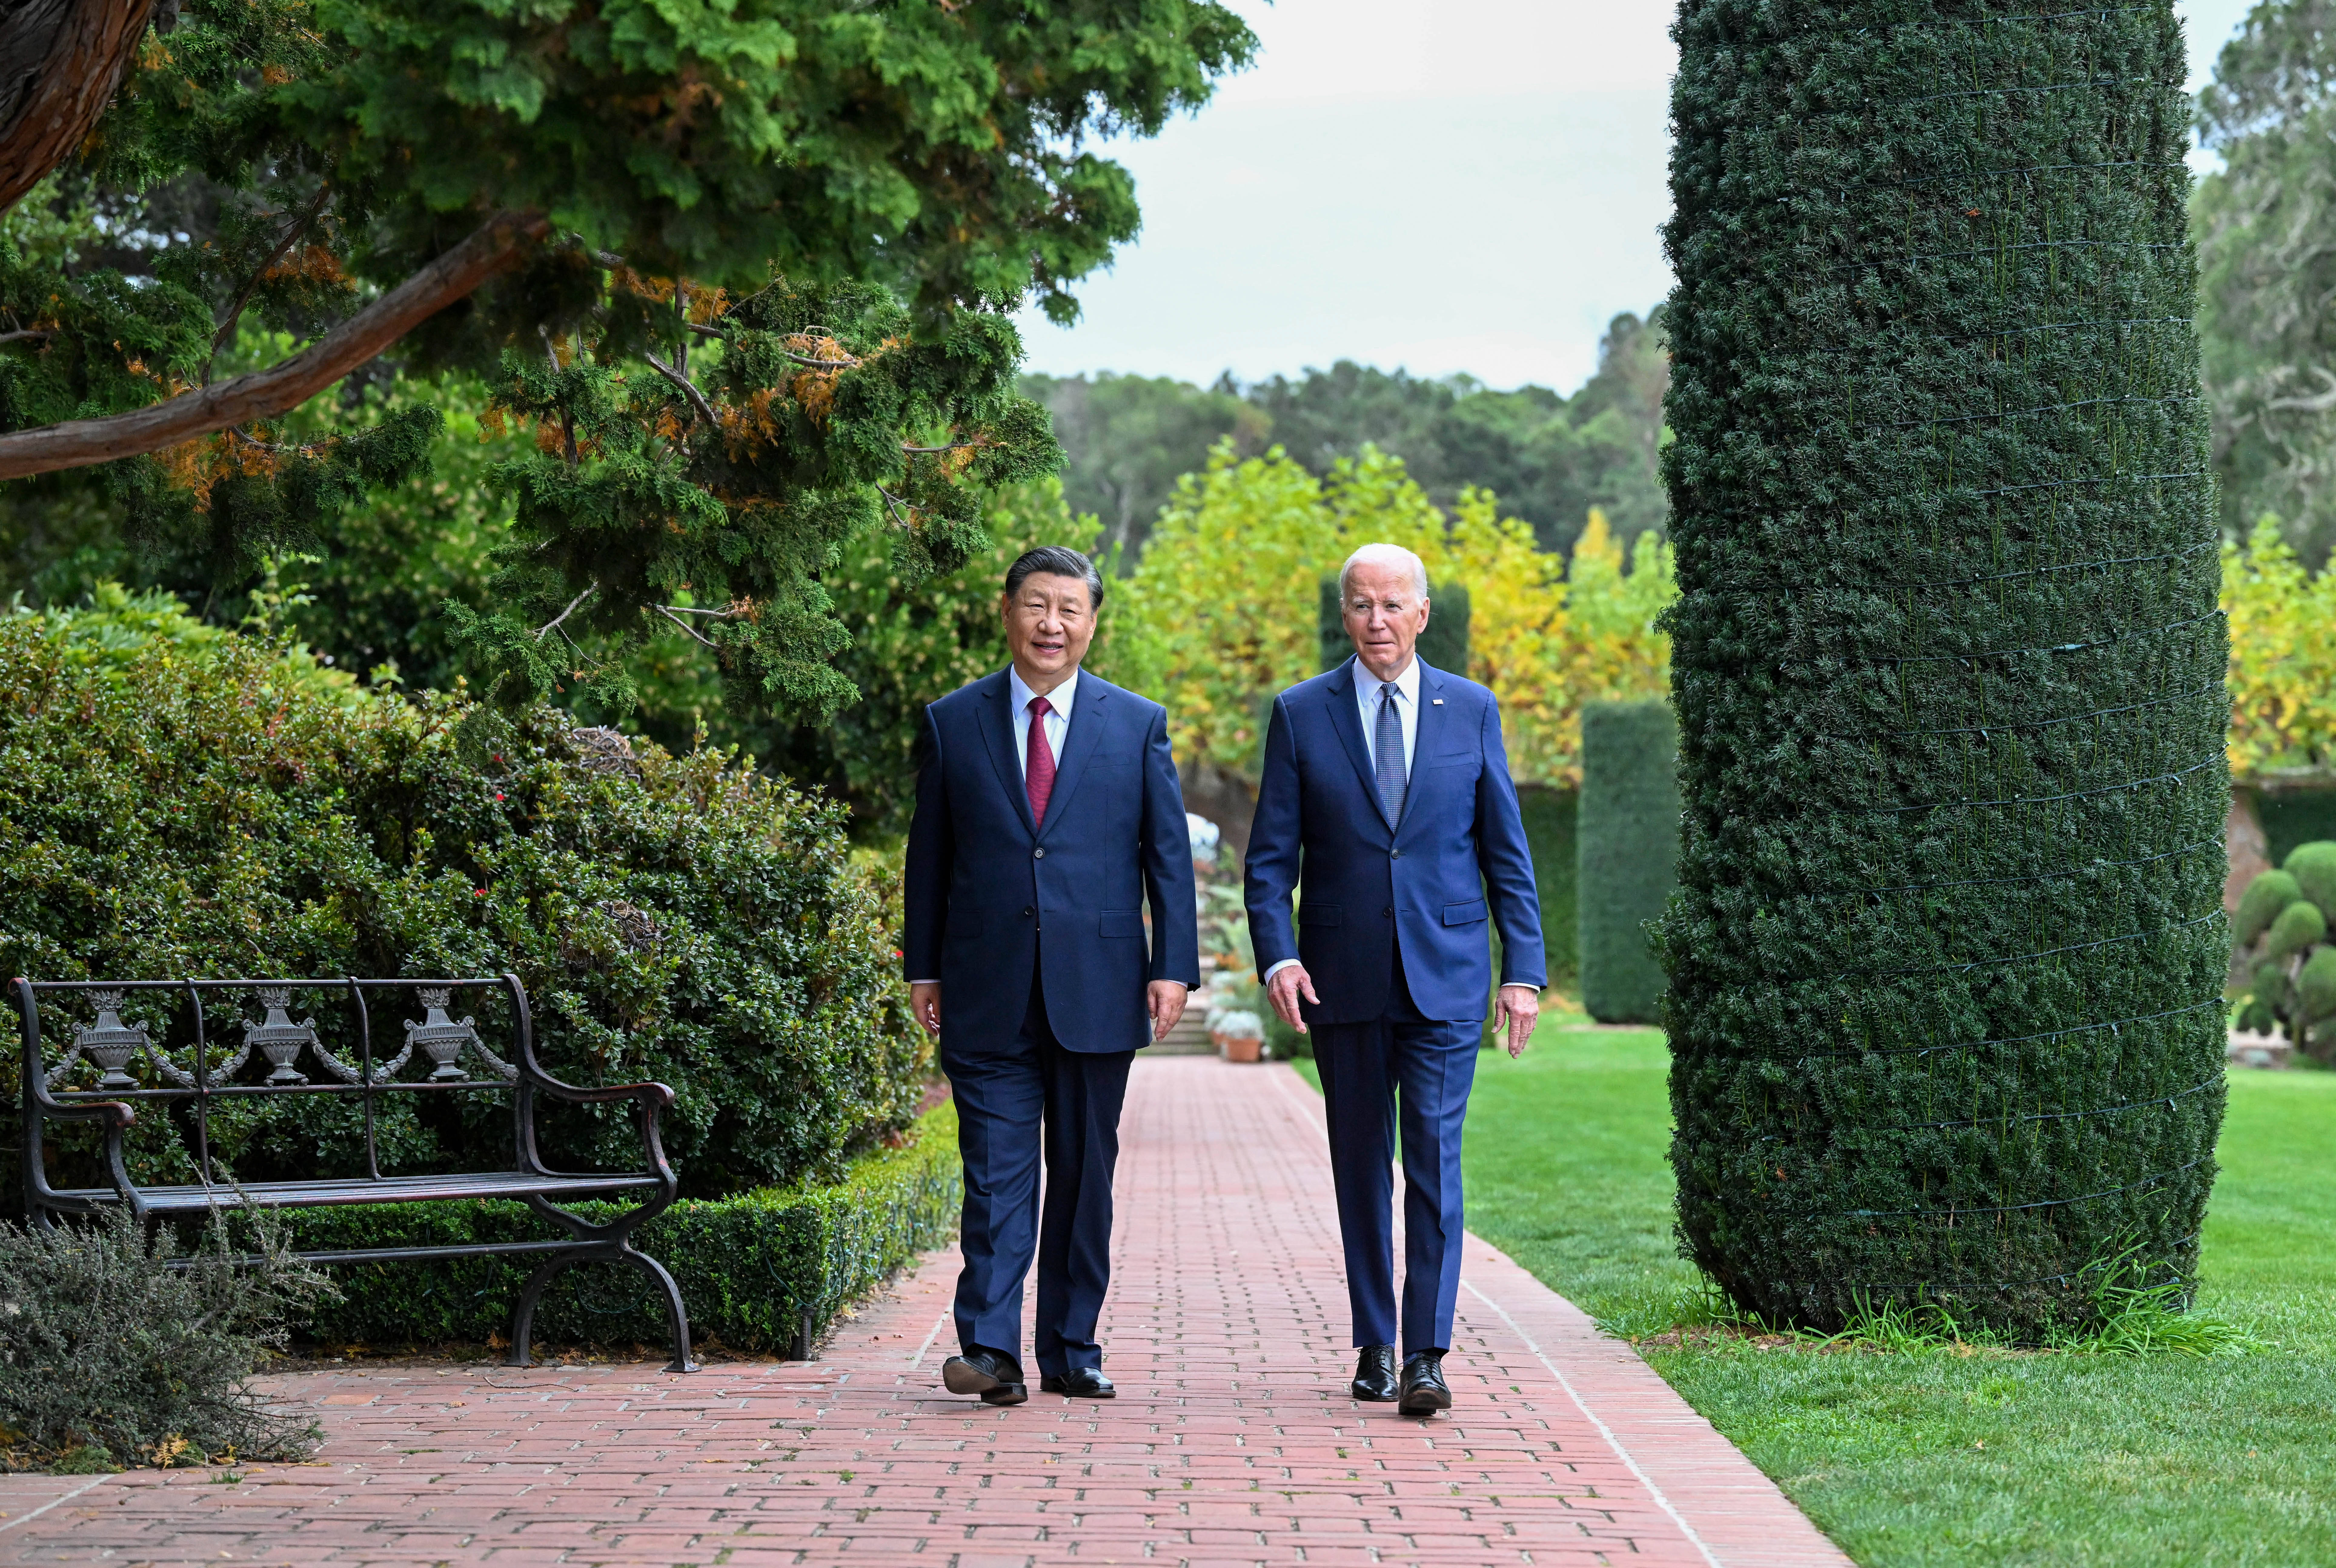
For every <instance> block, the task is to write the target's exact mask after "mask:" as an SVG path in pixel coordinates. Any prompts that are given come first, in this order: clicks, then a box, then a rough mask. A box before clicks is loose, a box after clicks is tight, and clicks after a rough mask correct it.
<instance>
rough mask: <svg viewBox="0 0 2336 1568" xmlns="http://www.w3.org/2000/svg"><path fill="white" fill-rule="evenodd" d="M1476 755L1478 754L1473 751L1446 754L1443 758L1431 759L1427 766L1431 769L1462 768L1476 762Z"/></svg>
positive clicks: (1434, 757) (1428, 760)
mask: <svg viewBox="0 0 2336 1568" xmlns="http://www.w3.org/2000/svg"><path fill="white" fill-rule="evenodd" d="M1476 755H1477V754H1476V753H1475V752H1472V751H1457V752H1446V753H1445V754H1444V755H1442V756H1432V757H1429V758H1428V759H1427V765H1428V766H1429V767H1461V766H1464V765H1466V764H1469V763H1472V762H1475V760H1476Z"/></svg>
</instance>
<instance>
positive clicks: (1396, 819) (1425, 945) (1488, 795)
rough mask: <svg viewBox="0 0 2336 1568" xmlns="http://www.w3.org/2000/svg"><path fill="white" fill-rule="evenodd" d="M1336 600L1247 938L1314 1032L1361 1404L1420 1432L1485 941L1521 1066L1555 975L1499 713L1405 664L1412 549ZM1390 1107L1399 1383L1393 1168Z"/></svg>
mask: <svg viewBox="0 0 2336 1568" xmlns="http://www.w3.org/2000/svg"><path fill="white" fill-rule="evenodd" d="M1338 596H1339V601H1340V606H1341V612H1342V614H1343V615H1344V617H1345V620H1346V627H1347V635H1348V637H1350V638H1353V639H1354V644H1355V657H1353V658H1351V659H1348V661H1347V662H1346V663H1345V664H1343V665H1340V666H1339V667H1338V668H1337V669H1334V670H1332V671H1330V672H1329V674H1328V675H1322V676H1318V677H1315V678H1314V679H1312V680H1309V681H1306V682H1304V683H1302V684H1301V685H1299V686H1294V687H1290V689H1289V690H1288V691H1286V692H1283V693H1282V694H1281V696H1280V697H1279V698H1278V699H1277V700H1276V701H1275V703H1274V705H1273V720H1272V724H1271V726H1270V728H1269V729H1268V731H1267V733H1266V740H1265V771H1264V777H1263V778H1262V780H1261V781H1260V784H1259V788H1258V798H1257V817H1256V820H1255V821H1254V822H1253V823H1251V826H1250V841H1249V861H1248V895H1247V896H1248V902H1249V929H1250V940H1251V946H1252V947H1253V948H1254V949H1255V950H1256V953H1257V962H1258V968H1259V971H1260V973H1261V974H1262V975H1263V976H1264V977H1265V981H1266V996H1267V999H1268V1000H1269V1001H1270V1002H1271V1003H1272V1005H1273V1009H1274V1011H1276V1012H1277V1013H1279V1014H1280V1015H1281V1017H1282V1018H1283V1019H1284V1020H1285V1021H1287V1022H1288V1023H1289V1024H1290V1026H1291V1027H1294V1028H1296V1029H1297V1030H1298V1031H1299V1033H1300V1034H1306V1033H1309V1032H1310V1033H1311V1034H1312V1035H1313V1037H1314V1062H1315V1066H1316V1067H1317V1068H1318V1069H1319V1071H1320V1073H1321V1077H1322V1096H1323V1100H1324V1103H1325V1105H1324V1108H1325V1109H1326V1110H1327V1111H1328V1112H1329V1126H1330V1167H1331V1174H1332V1180H1333V1183H1334V1184H1335V1186H1336V1188H1337V1192H1338V1229H1339V1232H1340V1233H1341V1235H1342V1236H1343V1238H1344V1239H1345V1242H1346V1252H1347V1296H1348V1303H1349V1305H1350V1306H1351V1307H1352V1308H1353V1310H1354V1320H1355V1344H1356V1346H1357V1347H1358V1349H1360V1351H1361V1357H1360V1360H1359V1364H1358V1366H1357V1367H1356V1368H1355V1379H1354V1383H1353V1385H1352V1391H1353V1393H1354V1396H1355V1398H1358V1399H1378V1400H1387V1399H1399V1400H1400V1402H1401V1406H1402V1408H1403V1409H1404V1411H1405V1412H1406V1414H1410V1415H1416V1416H1425V1415H1430V1414H1433V1413H1434V1412H1436V1411H1437V1410H1443V1409H1447V1408H1449V1407H1451V1404H1452V1393H1451V1389H1450V1388H1449V1387H1448V1386H1447V1385H1446V1384H1445V1380H1444V1372H1443V1359H1444V1354H1445V1350H1447V1349H1449V1348H1450V1347H1451V1344H1452V1311H1453V1305H1454V1302H1455V1298H1456V1297H1457V1296H1458V1294H1459V1290H1460V1235H1461V1232H1462V1230H1463V1229H1464V1228H1465V1216H1464V1214H1463V1212H1462V1207H1461V1199H1460V1129H1461V1125H1462V1123H1463V1122H1465V1120H1466V1118H1467V1113H1468V1090H1469V1086H1471V1085H1472V1084H1473V1083H1474V1082H1475V1076H1476V1051H1477V1048H1478V1044H1479V1036H1480V1035H1481V1034H1482V1032H1483V1028H1484V1006H1485V998H1487V997H1488V996H1489V995H1490V994H1491V992H1492V989H1493V988H1492V979H1493V972H1492V971H1493V966H1492V956H1491V950H1490V944H1489V943H1488V942H1487V941H1486V940H1485V933H1486V931H1487V930H1489V929H1491V928H1492V927H1494V926H1497V927H1498V928H1499V930H1500V933H1501V992H1500V1001H1499V1008H1500V1015H1499V1016H1500V1020H1501V1022H1502V1024H1503V1025H1504V1027H1505V1028H1506V1031H1507V1044H1508V1047H1509V1054H1510V1055H1511V1056H1513V1057H1514V1056H1515V1055H1516V1054H1517V1053H1519V1052H1521V1051H1523V1049H1524V1047H1525V1041H1526V1040H1528V1039H1529V1038H1531V1037H1532V1036H1533V1025H1534V1023H1535V1022H1536V1021H1537V1020H1538V1019H1539V1018H1540V1014H1541V988H1542V987H1543V985H1545V984H1547V983H1548V978H1549V977H1548V971H1547V969H1546V968H1545V967H1544V964H1543V957H1542V939H1541V904H1540V901H1539V898H1538V896H1537V894H1536V893H1535V891H1534V889H1533V856H1532V854H1531V852H1529V851H1528V850H1527V848H1526V845H1525V833H1524V822H1523V817H1522V816H1521V815H1520V814H1519V813H1518V811H1517V792H1516V788H1515V786H1514V785H1513V784H1511V783H1510V782H1509V762H1508V754H1507V752H1506V751H1505V750H1504V747H1503V746H1502V745H1501V713H1500V707H1499V705H1498V704H1497V703H1496V702H1495V701H1494V697H1493V694H1492V693H1491V692H1489V691H1487V690H1485V689H1484V687H1481V686H1478V685H1477V684H1476V683H1475V682H1474V681H1471V680H1465V679H1463V678H1462V677H1459V676H1456V675H1451V674H1447V673H1446V672H1445V671H1443V670H1436V669H1430V668H1428V667H1426V665H1424V664H1422V663H1420V662H1419V660H1418V658H1417V657H1416V656H1415V655H1414V653H1413V648H1414V645H1415V644H1416V642H1417V641H1418V638H1419V634H1420V632H1421V631H1422V630H1423V629H1424V628H1426V625H1427V572H1426V568H1425V567H1423V566H1422V565H1421V563H1420V560H1419V558H1418V557H1417V556H1416V555H1414V554H1413V553H1412V552H1411V551H1409V550H1403V549H1400V548H1399V547H1397V546H1395V545H1387V544H1373V545H1366V546H1364V547H1363V548H1362V549H1361V550H1357V551H1356V552H1355V553H1354V555H1353V556H1352V557H1351V558H1350V559H1349V560H1348V562H1347V565H1346V569H1345V570H1343V571H1341V572H1340V573H1339V574H1338ZM1292 891H1299V893H1300V895H1301V896H1300V898H1299V903H1298V929H1297V930H1296V932H1295V933H1294V935H1293V933H1292V931H1291V930H1290V894H1291V892H1292ZM1488 916H1489V917H1490V918H1489V920H1488V919H1487V917H1488ZM1398 1091H1400V1092H1399V1093H1398ZM1398 1100H1399V1101H1400V1105H1401V1112H1400V1122H1401V1126H1402V1137H1403V1176H1404V1204H1403V1222H1404V1281H1403V1311H1402V1320H1401V1332H1402V1339H1403V1352H1404V1359H1403V1368H1402V1373H1401V1376H1400V1378H1398V1377H1397V1370H1396V1354H1395V1340H1396V1337H1397V1315H1396V1293H1395V1243H1394V1219H1393V1212H1392V1211H1393V1191H1392V1188H1393V1178H1392V1175H1391V1174H1390V1171H1389V1164H1390V1162H1391V1160H1392V1158H1393V1155H1394V1151H1393V1149H1392V1148H1391V1147H1390V1140H1391V1137H1392V1135H1393V1134H1394V1131H1395V1125H1396V1123H1397V1119H1398V1118H1397V1102H1398Z"/></svg>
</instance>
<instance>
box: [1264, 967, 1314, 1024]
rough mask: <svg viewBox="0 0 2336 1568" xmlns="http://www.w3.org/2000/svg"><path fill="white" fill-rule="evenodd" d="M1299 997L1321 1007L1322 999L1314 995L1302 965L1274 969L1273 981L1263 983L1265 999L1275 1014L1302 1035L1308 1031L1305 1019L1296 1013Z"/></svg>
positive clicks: (1311, 979) (1311, 982)
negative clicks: (1271, 1005)
mask: <svg viewBox="0 0 2336 1568" xmlns="http://www.w3.org/2000/svg"><path fill="white" fill-rule="evenodd" d="M1299 997H1304V998H1306V999H1307V1000H1308V1001H1309V1002H1311V1003H1313V1004H1314V1005H1315V1006H1316V1007H1318V1008H1319V1007H1320V1006H1321V1005H1322V998H1319V997H1318V996H1316V995H1315V994H1314V980H1313V977H1311V976H1310V975H1309V974H1308V973H1307V972H1306V966H1305V965H1304V964H1291V965H1290V966H1288V967H1287V968H1284V969H1276V970H1275V971H1274V974H1273V979H1270V980H1268V981H1266V983H1265V999H1266V1000H1267V1001H1269V1002H1271V1003H1272V1004H1273V1010H1274V1012H1275V1014H1276V1015H1278V1016H1279V1017H1280V1019H1281V1021H1282V1022H1283V1023H1285V1024H1288V1025H1289V1026H1290V1027H1291V1028H1293V1029H1296V1030H1297V1031H1298V1032H1299V1034H1301V1035H1302V1034H1305V1033H1307V1032H1308V1030H1307V1027H1306V1019H1305V1018H1304V1017H1303V1016H1302V1015H1301V1014H1300V1013H1299V1011H1298V998H1299Z"/></svg>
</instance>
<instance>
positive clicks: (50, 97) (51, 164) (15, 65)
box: [0, 0, 176, 212]
mask: <svg viewBox="0 0 2336 1568" xmlns="http://www.w3.org/2000/svg"><path fill="white" fill-rule="evenodd" d="M172 9H173V11H174V12H175V9H176V8H175V6H174V7H173V8H172ZM153 13H154V0H15V4H14V5H8V4H6V3H5V0H0V212H5V211H6V210H7V209H9V208H11V207H14V206H15V204H16V202H17V200H19V199H20V198H22V197H23V196H24V192H25V191H27V190H31V189H32V188H33V187H34V185H36V184H38V183H39V182H40V180H41V177H42V176H44V175H45V174H46V173H48V172H49V170H52V169H54V168H55V167H56V166H57V165H58V164H60V163H63V161H65V160H66V159H68V158H70V157H72V156H73V151H74V150H75V149H77V148H79V147H80V146H81V144H82V142H83V141H84V140H86V139H87V138H88V136H89V133H90V131H92V130H94V129H95V128H96V126H97V122H98V117H99V116H100V115H102V114H103V113H104V112H105V108H106V105H107V104H109V103H111V102H113V92H114V89H115V88H117V87H119V86H121V85H122V73H123V72H124V71H126V70H127V69H128V68H129V65H130V62H131V57H132V56H134V55H135V54H137V52H138V44H139V41H140V40H141V38H143V37H144V36H145V35H146V24H147V21H148V19H149V18H150V17H151V16H152V15H153Z"/></svg>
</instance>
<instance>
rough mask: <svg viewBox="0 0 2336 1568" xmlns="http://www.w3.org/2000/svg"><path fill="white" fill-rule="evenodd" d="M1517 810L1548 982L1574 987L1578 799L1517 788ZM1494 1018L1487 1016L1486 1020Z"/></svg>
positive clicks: (1578, 952)
mask: <svg viewBox="0 0 2336 1568" xmlns="http://www.w3.org/2000/svg"><path fill="white" fill-rule="evenodd" d="M1517 807H1518V810H1519V813H1520V814H1522V815H1523V818H1524V823H1525V842H1526V843H1527V844H1528V845H1530V846H1531V847H1532V849H1533V886H1534V887H1535V888H1537V889H1538V890H1540V892H1541V935H1542V940H1543V943H1544V944H1545V945H1546V947H1547V950H1548V953H1549V983H1550V984H1551V985H1552V986H1554V987H1556V988H1557V989H1560V990H1564V991H1571V990H1574V989H1578V988H1579V986H1580V984H1581V979H1582V948H1581V937H1580V934H1579V929H1578V928H1579V915H1578V908H1579V887H1580V883H1581V879H1582V844H1581V841H1580V837H1579V833H1578V831H1577V830H1578V824H1579V823H1580V819H1581V812H1582V796H1581V794H1580V793H1579V792H1577V791H1574V790H1562V789H1552V787H1550V786H1549V785H1547V784H1519V785H1518V786H1517ZM1491 1016H1492V1015H1491V1014H1489V1013H1487V1014H1486V1015H1485V1017H1487V1018H1490V1017H1491Z"/></svg>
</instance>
